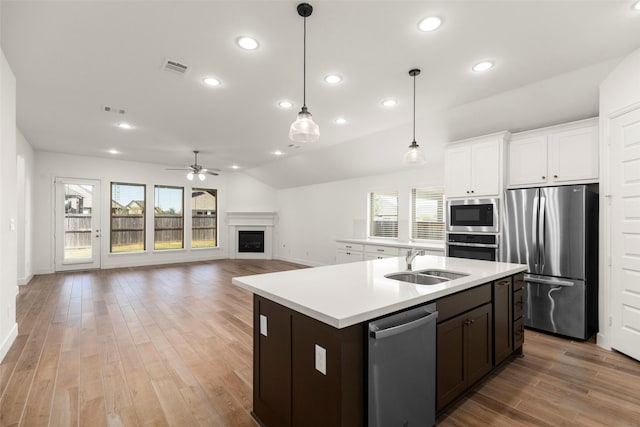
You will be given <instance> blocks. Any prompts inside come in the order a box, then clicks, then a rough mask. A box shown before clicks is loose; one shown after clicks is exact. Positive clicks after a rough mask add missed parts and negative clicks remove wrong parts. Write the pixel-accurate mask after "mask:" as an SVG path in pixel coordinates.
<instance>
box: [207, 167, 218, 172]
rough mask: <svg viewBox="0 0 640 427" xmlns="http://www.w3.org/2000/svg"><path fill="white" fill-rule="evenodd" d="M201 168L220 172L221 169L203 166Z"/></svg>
mask: <svg viewBox="0 0 640 427" xmlns="http://www.w3.org/2000/svg"><path fill="white" fill-rule="evenodd" d="M203 169H206V170H208V171H214V172H221V170H220V169H218V168H203Z"/></svg>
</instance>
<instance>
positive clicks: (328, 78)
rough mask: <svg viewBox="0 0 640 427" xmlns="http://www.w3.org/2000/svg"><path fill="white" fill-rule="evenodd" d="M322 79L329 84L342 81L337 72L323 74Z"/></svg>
mask: <svg viewBox="0 0 640 427" xmlns="http://www.w3.org/2000/svg"><path fill="white" fill-rule="evenodd" d="M324 81H325V82H327V83H329V84H331V85H336V84H338V83H340V82H341V81H342V77H341V76H339V75H337V74H329V75H328V76H325V78H324Z"/></svg>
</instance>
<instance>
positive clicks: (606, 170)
mask: <svg viewBox="0 0 640 427" xmlns="http://www.w3.org/2000/svg"><path fill="white" fill-rule="evenodd" d="M638 105H640V49H638V50H636V51H634V52H633V53H631V54H630V55H629V56H627V57H626V58H625V59H624V60H623V61H622V62H621V63H620V64H619V65H618V67H616V68H615V69H614V70H613V71H612V72H611V74H609V75H608V76H607V78H606V79H604V81H603V82H602V84H601V85H600V262H599V270H600V274H599V285H600V286H599V297H598V311H599V313H598V316H599V323H600V324H599V332H598V345H600V346H602V347H605V348H610V347H611V341H610V338H611V334H610V326H609V317H610V315H611V312H612V306H611V304H612V301H611V268H610V266H609V262H608V261H607V260H608V259H609V257H610V256H611V240H610V239H611V221H612V215H611V211H610V207H609V203H608V199H607V197H606V196H607V195H608V194H611V182H610V180H609V176H610V168H611V167H617V166H616V165H611V164H610V162H611V159H610V155H609V147H608V135H609V117H611V116H612V115H614V114H616V113H619V112H621V111H622V110H624V109H627V108H629V107H631V106H638Z"/></svg>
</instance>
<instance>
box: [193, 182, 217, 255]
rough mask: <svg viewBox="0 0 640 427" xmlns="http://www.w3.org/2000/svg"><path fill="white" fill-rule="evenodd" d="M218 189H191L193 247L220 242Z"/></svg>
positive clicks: (213, 245) (215, 244)
mask: <svg viewBox="0 0 640 427" xmlns="http://www.w3.org/2000/svg"><path fill="white" fill-rule="evenodd" d="M217 228H218V191H217V190H207V189H205V188H194V189H192V190H191V229H192V232H191V247H192V248H212V247H215V246H217V244H218V229H217Z"/></svg>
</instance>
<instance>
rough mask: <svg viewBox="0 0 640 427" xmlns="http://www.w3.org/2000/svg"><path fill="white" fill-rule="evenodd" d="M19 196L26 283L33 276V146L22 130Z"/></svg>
mask: <svg viewBox="0 0 640 427" xmlns="http://www.w3.org/2000/svg"><path fill="white" fill-rule="evenodd" d="M16 152H17V169H18V180H17V186H16V189H17V193H18V194H17V198H18V205H17V209H18V218H17V226H18V230H17V231H18V284H19V285H26V284H27V283H29V280H31V278H32V277H33V268H32V262H33V212H34V210H33V206H34V205H33V180H34V177H35V173H34V166H35V164H34V163H35V157H34V153H33V148H32V147H31V145H30V144H29V142H27V140H26V139H25V137H24V135H22V132H20V131H19V130H18V131H17V145H16Z"/></svg>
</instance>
